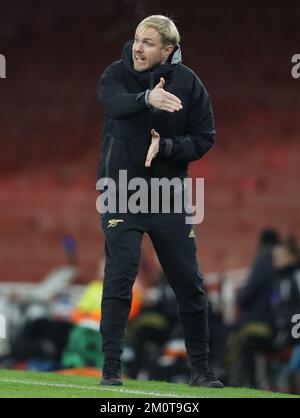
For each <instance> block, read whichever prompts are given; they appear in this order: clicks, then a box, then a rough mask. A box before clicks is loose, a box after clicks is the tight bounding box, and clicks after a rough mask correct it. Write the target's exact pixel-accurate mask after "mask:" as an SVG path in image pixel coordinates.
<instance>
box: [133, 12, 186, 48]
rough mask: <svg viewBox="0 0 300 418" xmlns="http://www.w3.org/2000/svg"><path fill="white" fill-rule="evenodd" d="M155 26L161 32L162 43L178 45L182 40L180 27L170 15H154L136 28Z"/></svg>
mask: <svg viewBox="0 0 300 418" xmlns="http://www.w3.org/2000/svg"><path fill="white" fill-rule="evenodd" d="M147 28H154V29H156V30H157V31H158V32H159V33H160V34H161V40H162V44H163V45H164V46H167V45H169V44H172V45H173V46H176V45H177V44H179V42H180V35H179V32H178V29H177V27H176V25H175V23H174V22H173V20H171V19H170V18H169V17H167V16H163V15H152V16H148V17H146V18H145V19H144V20H142V21H141V22H140V23H139V24H138V26H137V28H136V30H138V29H141V30H143V29H147Z"/></svg>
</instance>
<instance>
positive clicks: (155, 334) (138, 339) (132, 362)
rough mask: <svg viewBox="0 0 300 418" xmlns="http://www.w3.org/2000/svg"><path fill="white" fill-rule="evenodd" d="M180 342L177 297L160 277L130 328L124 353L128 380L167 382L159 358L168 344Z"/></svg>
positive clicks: (162, 276)
mask: <svg viewBox="0 0 300 418" xmlns="http://www.w3.org/2000/svg"><path fill="white" fill-rule="evenodd" d="M178 338H181V339H182V341H183V335H182V331H181V327H180V326H179V317H178V312H177V302H176V297H175V294H174V292H173V290H172V289H171V287H170V286H169V284H168V282H167V280H166V277H165V275H164V273H161V274H160V276H159V278H158V280H156V283H154V285H153V286H152V287H151V288H149V289H147V290H146V291H145V293H144V295H143V303H142V310H141V313H140V315H139V316H137V317H136V318H135V319H134V321H132V322H131V324H130V325H129V327H128V332H127V338H126V350H125V352H124V358H125V359H126V363H127V364H126V372H127V374H128V376H129V377H130V378H132V379H136V378H143V379H145V378H148V379H149V378H150V379H155V380H162V379H163V378H164V379H165V380H168V379H167V377H166V376H164V371H162V370H160V366H159V364H158V363H159V358H160V356H162V355H163V352H164V348H165V346H166V344H168V342H169V341H170V340H171V339H178ZM183 345H184V341H183ZM128 353H130V355H129V354H128ZM174 363H176V361H175V362H174ZM172 365H173V364H172ZM175 373H176V371H175ZM187 373H188V369H187Z"/></svg>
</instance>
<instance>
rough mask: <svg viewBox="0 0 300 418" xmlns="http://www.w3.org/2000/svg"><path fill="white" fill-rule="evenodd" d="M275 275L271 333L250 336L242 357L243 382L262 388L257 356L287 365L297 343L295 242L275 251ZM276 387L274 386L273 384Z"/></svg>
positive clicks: (298, 263)
mask: <svg viewBox="0 0 300 418" xmlns="http://www.w3.org/2000/svg"><path fill="white" fill-rule="evenodd" d="M272 260H273V266H274V269H275V275H274V278H273V282H272V288H271V289H270V294H269V305H270V308H271V315H270V320H269V322H268V323H269V326H270V330H269V332H266V330H263V329H261V332H256V333H253V334H251V333H250V334H247V335H246V336H245V338H244V341H243V345H242V349H241V353H240V363H239V365H240V381H239V382H238V383H239V384H241V385H244V386H250V387H258V386H259V384H258V381H257V376H256V356H257V354H259V353H265V354H269V353H270V354H272V355H273V356H275V357H277V358H279V359H282V361H283V362H287V361H288V358H289V356H286V353H287V351H288V352H291V351H292V348H293V345H295V344H296V342H297V341H296V340H295V339H293V336H292V327H293V323H292V318H293V316H294V315H295V314H298V313H299V310H300V251H299V247H298V244H297V242H296V239H295V238H288V239H285V240H283V241H281V242H279V243H278V244H277V245H276V246H275V247H274V248H273V250H272ZM271 384H273V382H271Z"/></svg>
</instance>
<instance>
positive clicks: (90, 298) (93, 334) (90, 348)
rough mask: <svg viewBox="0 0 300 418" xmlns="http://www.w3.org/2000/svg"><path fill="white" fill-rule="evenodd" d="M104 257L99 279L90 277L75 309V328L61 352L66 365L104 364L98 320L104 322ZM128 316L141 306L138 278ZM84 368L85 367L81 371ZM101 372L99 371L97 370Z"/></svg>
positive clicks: (85, 366)
mask: <svg viewBox="0 0 300 418" xmlns="http://www.w3.org/2000/svg"><path fill="white" fill-rule="evenodd" d="M103 267H104V260H103V259H102V258H101V259H100V260H99V265H98V272H97V275H96V279H95V280H93V281H91V282H90V283H89V284H88V285H87V286H86V289H85V291H84V293H83V295H82V297H81V298H80V300H79V302H78V304H77V305H76V306H75V308H74V310H73V312H72V322H73V324H74V325H73V328H72V330H71V332H70V336H69V338H68V341H67V345H66V347H65V350H64V352H63V356H62V367H63V368H64V369H69V368H73V369H86V371H87V372H88V368H97V370H98V369H99V368H102V364H103V355H102V352H101V350H100V347H101V343H102V341H101V335H100V337H99V323H100V322H101V309H100V305H101V298H102V292H103V273H104V269H103ZM132 294H133V297H132V304H131V310H130V314H129V320H133V319H134V318H135V317H136V316H137V315H138V314H139V312H140V310H141V303H142V302H141V301H142V292H141V288H140V286H139V282H138V280H137V281H136V283H135V285H134V287H133V290H132ZM81 372H82V371H81ZM97 375H98V371H97Z"/></svg>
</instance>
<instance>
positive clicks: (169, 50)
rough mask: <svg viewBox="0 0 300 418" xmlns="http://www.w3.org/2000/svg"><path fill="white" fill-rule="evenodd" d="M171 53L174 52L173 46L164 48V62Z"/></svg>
mask: <svg viewBox="0 0 300 418" xmlns="http://www.w3.org/2000/svg"><path fill="white" fill-rule="evenodd" d="M173 51H174V46H173V45H168V46H167V47H166V52H165V58H166V60H168V58H169V56H170V55H171V54H172V52H173Z"/></svg>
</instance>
